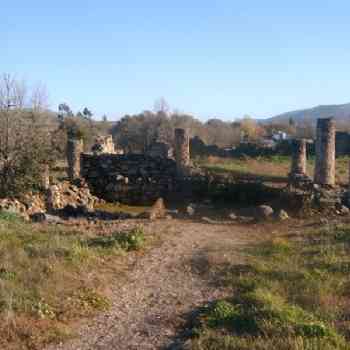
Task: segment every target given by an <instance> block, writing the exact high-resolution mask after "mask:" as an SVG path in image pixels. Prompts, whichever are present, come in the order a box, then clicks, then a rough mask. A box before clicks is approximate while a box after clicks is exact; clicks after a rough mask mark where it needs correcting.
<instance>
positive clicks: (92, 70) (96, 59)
mask: <svg viewBox="0 0 350 350" xmlns="http://www.w3.org/2000/svg"><path fill="white" fill-rule="evenodd" d="M0 9H1V13H2V16H1V21H0V38H1V39H2V43H1V46H0V50H1V52H0V73H4V72H6V73H13V74H16V75H17V76H18V77H21V78H25V79H26V80H27V81H28V82H30V83H33V82H36V81H41V82H43V83H45V84H46V86H47V88H48V91H49V95H50V104H51V108H52V109H57V105H58V103H60V102H67V103H68V104H69V105H70V106H71V107H72V109H73V110H77V109H80V108H82V107H83V106H87V107H89V108H90V109H91V110H92V111H94V112H95V113H96V114H97V115H101V114H104V113H106V114H107V115H108V116H110V117H111V119H112V118H116V117H119V116H121V115H123V114H126V113H129V114H133V113H138V112H141V111H143V110H145V109H152V107H153V104H154V101H155V100H156V99H157V98H159V97H161V96H164V97H165V98H166V100H167V101H168V102H169V104H170V105H171V107H173V108H176V109H179V110H180V111H184V112H188V113H193V114H194V115H195V116H197V117H199V118H201V119H203V120H204V119H207V118H209V117H214V116H217V117H221V118H223V119H228V120H229V119H233V118H236V117H240V116H242V115H243V114H250V115H252V116H255V117H259V116H272V115H275V114H278V113H281V112H286V111H289V110H293V109H299V108H304V107H312V106H314V105H318V104H337V103H346V102H350V39H349V34H350V1H348V0H344V1H337V0H333V1H325V0H318V1H315V0H303V1H301V0H294V1H281V0H279V1H277V0H273V1H272V0H245V1H243V0H242V1H235V0H201V1H199V0H175V1H169V0H168V1H164V0H162V1H161V0H148V1H141V0H138V1H136V0H123V1H119V0H99V1H97V0H93V1H89V0H60V1H48V0H32V1H30V0H16V1H5V0H1V7H0Z"/></svg>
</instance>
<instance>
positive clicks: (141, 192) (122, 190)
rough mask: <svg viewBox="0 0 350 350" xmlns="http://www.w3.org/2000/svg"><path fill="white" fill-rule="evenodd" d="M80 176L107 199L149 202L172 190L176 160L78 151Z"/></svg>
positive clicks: (93, 190) (130, 202) (95, 193)
mask: <svg viewBox="0 0 350 350" xmlns="http://www.w3.org/2000/svg"><path fill="white" fill-rule="evenodd" d="M81 176H82V177H83V178H84V179H85V180H86V182H87V183H88V184H89V187H90V189H91V191H92V193H93V194H94V195H96V196H98V197H99V198H103V199H105V200H108V201H120V202H123V203H128V204H137V203H142V204H145V203H152V202H154V200H156V199H157V198H159V197H166V196H167V194H169V193H171V192H173V191H174V188H175V184H176V162H175V161H174V160H172V159H166V158H161V157H150V156H146V155H139V154H128V155H118V154H101V155H93V154H86V153H83V154H81Z"/></svg>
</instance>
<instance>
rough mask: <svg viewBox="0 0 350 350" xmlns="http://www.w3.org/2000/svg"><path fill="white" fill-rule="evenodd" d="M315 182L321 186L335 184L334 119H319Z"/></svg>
mask: <svg viewBox="0 0 350 350" xmlns="http://www.w3.org/2000/svg"><path fill="white" fill-rule="evenodd" d="M314 181H315V183H316V184H319V185H330V186H334V184H335V123H334V119H333V118H327V119H318V120H317V132H316V165H315V176H314Z"/></svg>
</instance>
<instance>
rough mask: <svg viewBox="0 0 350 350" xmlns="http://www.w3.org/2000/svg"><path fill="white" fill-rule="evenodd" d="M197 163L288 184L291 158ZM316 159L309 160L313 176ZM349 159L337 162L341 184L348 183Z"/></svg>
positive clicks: (233, 174)
mask: <svg viewBox="0 0 350 350" xmlns="http://www.w3.org/2000/svg"><path fill="white" fill-rule="evenodd" d="M196 163H197V164H198V165H199V166H200V167H202V168H204V169H206V170H208V171H212V172H215V173H220V174H229V175H232V176H234V177H237V178H239V177H248V178H249V177H253V178H261V179H262V180H264V181H266V182H286V180H287V176H288V173H289V171H290V163H291V158H290V157H288V156H272V157H257V158H249V157H244V158H237V159H232V158H219V157H207V158H201V159H197V160H196ZM314 166H315V159H314V158H310V159H308V163H307V172H308V174H309V175H310V176H312V174H313V170H314ZM348 166H349V157H339V158H337V161H336V180H337V182H338V183H340V184H347V183H348Z"/></svg>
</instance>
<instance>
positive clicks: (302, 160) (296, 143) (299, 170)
mask: <svg viewBox="0 0 350 350" xmlns="http://www.w3.org/2000/svg"><path fill="white" fill-rule="evenodd" d="M292 150H293V153H292V167H291V171H290V174H291V175H296V174H306V140H305V139H301V140H293V142H292Z"/></svg>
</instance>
